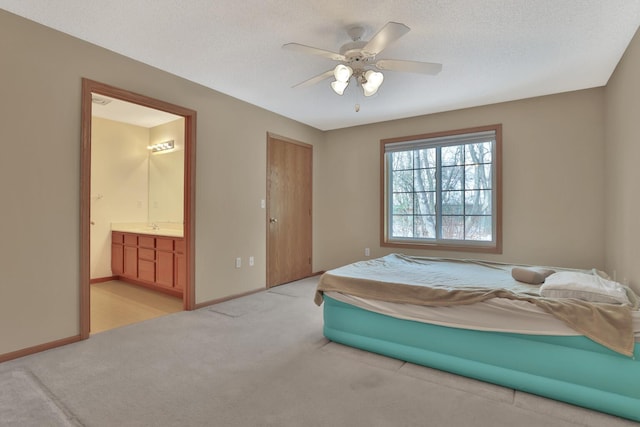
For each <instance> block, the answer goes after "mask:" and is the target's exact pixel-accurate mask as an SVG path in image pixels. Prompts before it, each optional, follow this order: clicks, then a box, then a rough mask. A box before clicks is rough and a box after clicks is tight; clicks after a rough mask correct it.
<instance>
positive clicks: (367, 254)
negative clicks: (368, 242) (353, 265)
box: [364, 248, 371, 256]
mask: <svg viewBox="0 0 640 427" xmlns="http://www.w3.org/2000/svg"><path fill="white" fill-rule="evenodd" d="M364 256H371V251H370V250H369V248H364Z"/></svg>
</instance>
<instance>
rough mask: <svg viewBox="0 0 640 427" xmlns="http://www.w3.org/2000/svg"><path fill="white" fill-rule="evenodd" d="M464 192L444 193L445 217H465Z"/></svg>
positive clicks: (443, 210)
mask: <svg viewBox="0 0 640 427" xmlns="http://www.w3.org/2000/svg"><path fill="white" fill-rule="evenodd" d="M463 194H464V193H463V192H462V191H443V192H442V214H443V215H463V214H464V205H463V203H462V197H463Z"/></svg>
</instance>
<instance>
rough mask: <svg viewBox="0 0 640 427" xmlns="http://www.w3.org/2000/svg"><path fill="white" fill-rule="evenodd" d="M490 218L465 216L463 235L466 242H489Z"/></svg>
mask: <svg viewBox="0 0 640 427" xmlns="http://www.w3.org/2000/svg"><path fill="white" fill-rule="evenodd" d="M491 219H492V218H491V217H490V216H467V217H466V218H465V235H466V238H467V240H482V241H489V242H490V241H491V238H492V236H491V228H492V223H491Z"/></svg>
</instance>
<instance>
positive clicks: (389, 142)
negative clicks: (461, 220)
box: [380, 124, 502, 254]
mask: <svg viewBox="0 0 640 427" xmlns="http://www.w3.org/2000/svg"><path fill="white" fill-rule="evenodd" d="M489 131H492V132H495V144H494V149H493V158H492V171H493V174H494V176H493V185H494V188H492V191H494V192H495V195H494V197H493V204H492V206H493V210H492V216H493V217H494V218H493V221H494V222H493V227H494V229H493V235H494V236H493V237H494V239H493V240H492V241H477V240H434V241H428V240H425V241H418V240H416V239H413V238H412V239H407V240H404V239H392V238H391V237H390V235H391V233H390V226H391V224H390V206H389V205H390V196H389V194H390V192H392V191H391V188H390V185H391V180H390V176H389V170H388V168H387V161H386V159H387V150H386V148H387V146H393V145H394V144H399V143H403V145H407V146H409V145H410V144H411V142H415V143H416V146H417V145H424V144H425V142H426V140H429V139H434V140H435V139H441V140H442V139H444V138H447V139H449V138H450V141H447V142H440V143H435V144H434V145H433V146H434V147H435V146H440V147H443V146H451V145H462V144H464V143H465V141H464V137H465V136H469V135H470V134H474V133H481V132H489ZM456 136H458V137H459V139H460V141H461V142H460V143H459V144H457V143H456ZM436 214H440V215H441V213H436ZM380 245H381V246H383V247H393V248H408V249H434V250H448V251H461V252H485V253H498V254H501V253H502V124H494V125H487V126H479V127H473V128H465V129H456V130H449V131H442V132H433V133H427V134H421V135H411V136H403V137H397V138H387V139H382V140H380Z"/></svg>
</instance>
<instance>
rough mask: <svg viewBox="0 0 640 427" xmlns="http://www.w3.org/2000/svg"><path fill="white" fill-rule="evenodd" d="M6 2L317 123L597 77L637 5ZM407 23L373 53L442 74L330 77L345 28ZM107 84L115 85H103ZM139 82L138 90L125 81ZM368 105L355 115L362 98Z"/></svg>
mask: <svg viewBox="0 0 640 427" xmlns="http://www.w3.org/2000/svg"><path fill="white" fill-rule="evenodd" d="M0 8H3V9H5V10H7V11H9V12H12V13H15V14H18V15H21V16H24V17H26V18H28V19H31V20H34V21H36V22H40V23H42V24H44V25H47V26H49V27H52V28H55V29H57V30H60V31H63V32H65V33H68V34H70V35H73V36H75V37H78V38H81V39H83V40H86V41H89V42H91V43H94V44H97V45H99V46H102V47H105V48H107V49H110V50H112V51H115V52H118V53H121V54H123V55H126V56H128V57H131V58H134V59H137V60H139V61H141V62H144V63H147V64H150V65H153V66H155V67H157V68H160V69H163V70H166V71H168V72H171V73H173V74H176V75H179V76H181V77H184V78H186V79H189V80H192V81H194V82H197V83H200V84H202V85H204V86H207V87H210V88H212V89H215V90H217V91H220V92H223V93H225V94H228V95H231V96H233V97H236V98H239V99H242V100H244V101H247V102H249V103H251V104H255V105H258V106H260V107H263V108H266V109H268V110H270V111H273V112H275V113H278V114H282V115H284V116H286V117H290V118H292V119H295V120H298V121H300V122H303V123H306V124H309V125H311V126H314V127H316V128H319V129H322V130H328V129H336V128H342V127H348V126H354V125H359V124H367V123H372V122H379V121H383V120H390V119H397V118H403V117H410V116H417V115H422V114H429V113H435V112H440V111H447V110H453V109H460V108H465V107H472V106H477V105H486V104H491V103H496V102H502V101H509V100H515V99H522V98H529V97H533V96H540V95H547V94H551V93H558V92H566V91H572V90H578V89H585V88H590V87H598V86H603V85H605V84H606V83H607V80H608V79H609V77H610V76H611V73H612V72H613V70H614V69H615V66H616V64H617V63H618V61H619V60H620V58H621V56H622V54H623V53H624V51H625V49H626V47H627V45H628V44H629V42H630V40H631V38H632V37H633V35H634V34H635V32H636V30H637V29H638V25H639V24H640V1H637V0H607V1H603V0H535V1H526V0H413V1H411V0H405V1H399V0H397V1H385V2H376V1H362V0H349V1H344V0H324V1H304V0H302V1H301V0H269V1H265V0H243V1H237V0H215V1H212V0H189V1H175V0H111V1H86V0H59V1H55V2H52V1H46V2H45V1H42V0H0ZM388 21H395V22H401V23H404V24H406V25H408V26H409V27H410V28H411V31H410V32H409V33H408V34H406V35H405V36H404V37H402V38H400V39H399V40H398V41H397V42H395V43H394V44H392V45H391V46H389V47H388V48H387V49H385V50H384V51H383V52H382V53H381V54H379V55H378V57H377V59H382V58H384V59H388V58H393V59H406V60H415V61H428V62H439V63H442V64H443V70H442V72H441V73H440V74H438V75H436V76H428V75H419V74H411V73H400V72H392V71H385V72H384V74H385V79H384V83H383V85H382V87H381V89H380V90H379V91H378V93H377V94H376V95H375V96H373V97H370V98H364V97H363V96H362V94H361V92H360V91H359V90H356V89H358V88H357V87H355V85H354V84H351V85H350V86H349V88H347V91H346V92H345V94H344V95H343V96H338V95H336V94H335V93H334V92H333V91H332V90H331V89H330V87H329V82H330V80H325V81H322V82H321V83H319V84H317V85H314V86H311V87H306V88H298V89H292V88H291V86H293V85H294V84H296V83H299V82H301V81H303V80H306V79H307V78H310V77H312V76H315V75H317V74H320V73H321V72H324V71H326V70H328V69H330V68H332V67H333V66H335V62H333V61H331V60H329V59H326V58H322V57H315V56H309V55H304V54H301V53H297V52H291V51H287V50H284V49H282V48H281V46H282V45H283V44H285V43H289V42H297V43H301V44H305V45H310V46H314V47H318V48H321V49H326V50H332V51H338V50H339V48H340V46H341V45H342V44H344V43H346V42H348V41H349V37H348V35H347V34H346V30H345V29H346V27H348V26H350V25H353V24H361V25H363V26H364V27H365V29H366V33H365V35H364V37H363V38H364V39H368V38H369V37H370V36H372V35H373V34H374V33H375V32H376V31H377V30H378V29H379V28H381V27H382V26H383V25H384V24H385V23H386V22H388ZM105 83H109V82H105ZM125 89H129V90H135V88H125ZM356 103H358V104H360V105H361V108H360V111H359V112H356V111H355V109H354V105H355V104H356Z"/></svg>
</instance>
